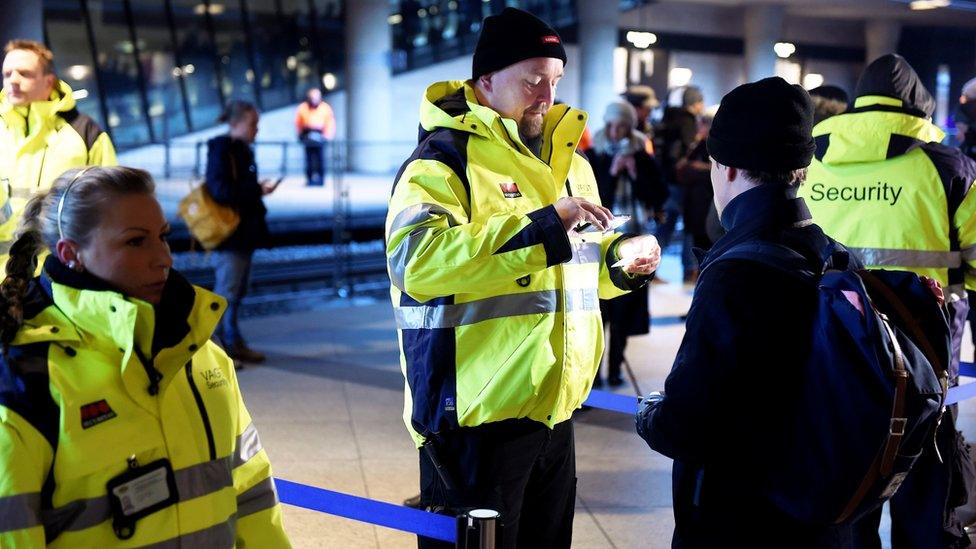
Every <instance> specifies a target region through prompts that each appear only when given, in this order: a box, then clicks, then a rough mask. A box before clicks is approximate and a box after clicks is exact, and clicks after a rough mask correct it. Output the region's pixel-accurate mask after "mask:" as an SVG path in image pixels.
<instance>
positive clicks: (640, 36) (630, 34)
mask: <svg viewBox="0 0 976 549" xmlns="http://www.w3.org/2000/svg"><path fill="white" fill-rule="evenodd" d="M627 41H628V42H630V43H631V44H633V45H634V47H636V48H640V49H645V48H647V47H648V46H650V45H651V44H654V43H656V42H657V35H656V34H654V33H653V32H638V31H627Z"/></svg>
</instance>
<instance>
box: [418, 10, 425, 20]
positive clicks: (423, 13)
mask: <svg viewBox="0 0 976 549" xmlns="http://www.w3.org/2000/svg"><path fill="white" fill-rule="evenodd" d="M417 17H419V18H421V19H423V18H424V17H427V10H426V9H424V8H420V9H419V10H417Z"/></svg>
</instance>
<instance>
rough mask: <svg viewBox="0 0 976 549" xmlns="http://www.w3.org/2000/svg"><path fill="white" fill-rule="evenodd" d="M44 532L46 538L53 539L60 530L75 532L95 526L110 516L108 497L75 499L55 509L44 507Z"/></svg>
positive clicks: (59, 533)
mask: <svg viewBox="0 0 976 549" xmlns="http://www.w3.org/2000/svg"><path fill="white" fill-rule="evenodd" d="M42 516H43V520H44V532H45V534H46V535H47V538H48V539H54V538H56V537H58V536H59V535H61V532H64V531H69V532H76V531H78V530H84V529H86V528H91V527H92V526H97V525H99V524H101V523H103V522H105V521H106V520H108V519H110V518H112V510H111V508H110V507H109V504H108V497H106V496H102V497H98V498H91V499H76V500H75V501H72V502H70V503H67V504H65V505H62V506H61V507H58V508H56V509H45V510H44V512H43V514H42Z"/></svg>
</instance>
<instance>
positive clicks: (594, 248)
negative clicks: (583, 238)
mask: <svg viewBox="0 0 976 549" xmlns="http://www.w3.org/2000/svg"><path fill="white" fill-rule="evenodd" d="M601 251H602V249H601V248H600V244H598V243H596V242H584V243H582V244H577V245H575V246H573V260H572V262H573V263H599V262H600V252H601Z"/></svg>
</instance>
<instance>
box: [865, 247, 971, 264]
mask: <svg viewBox="0 0 976 549" xmlns="http://www.w3.org/2000/svg"><path fill="white" fill-rule="evenodd" d="M848 250H850V251H852V252H854V254H855V255H857V256H858V257H859V258H861V261H862V262H863V263H864V264H865V265H869V266H892V267H910V268H911V267H914V268H929V269H954V268H958V267H959V266H961V265H962V255H961V254H960V253H959V252H939V251H929V250H889V249H884V248H848Z"/></svg>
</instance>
